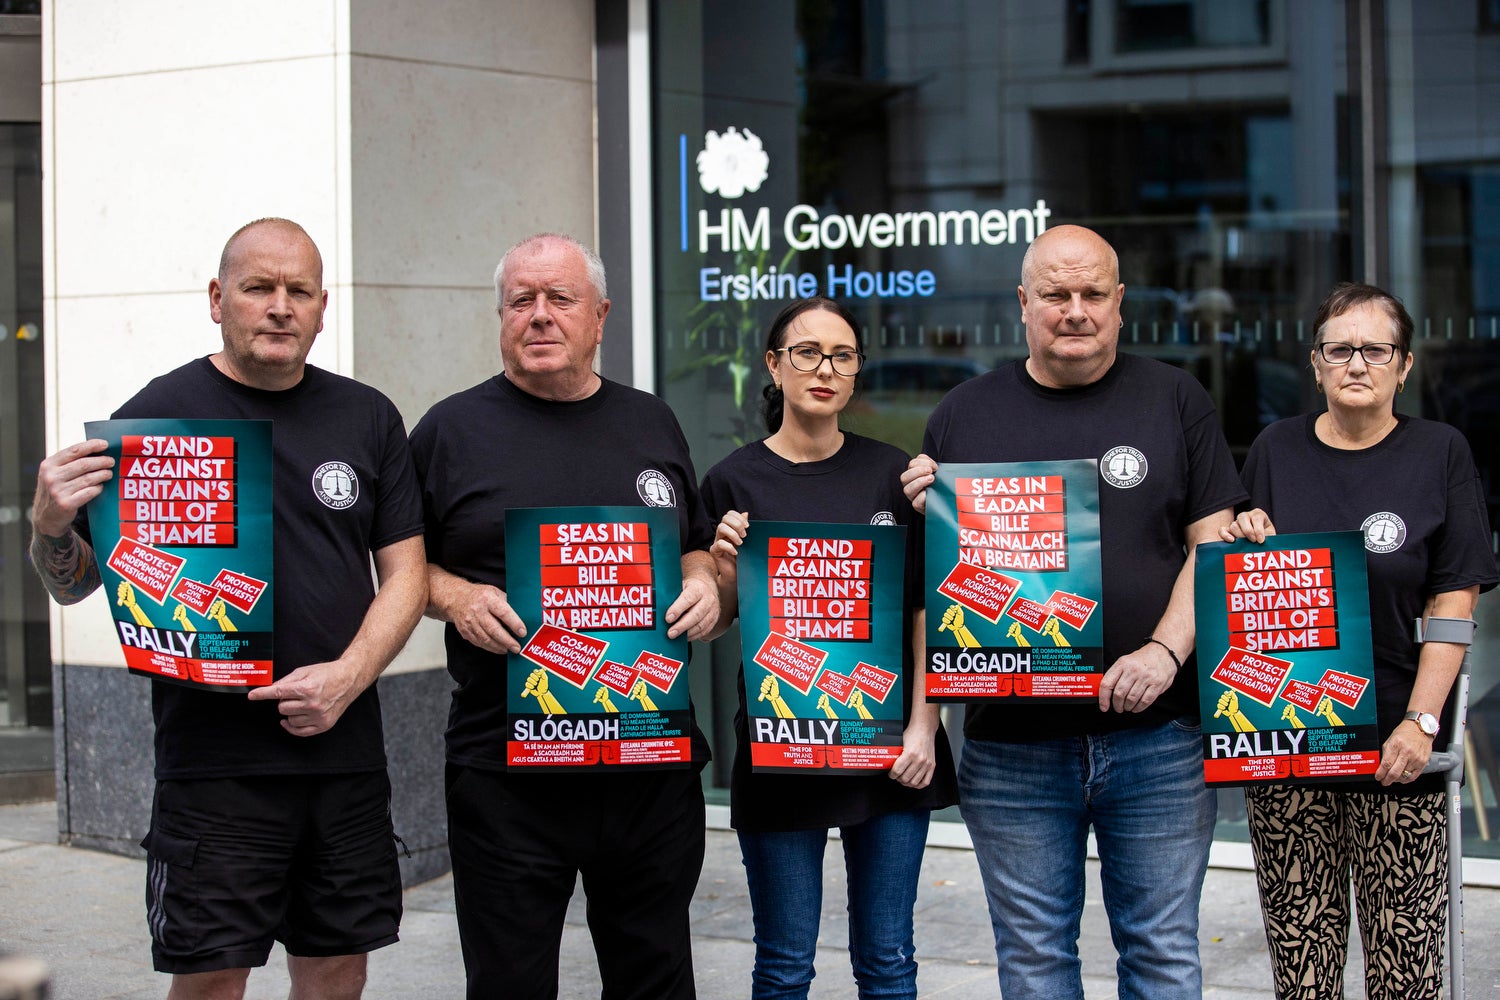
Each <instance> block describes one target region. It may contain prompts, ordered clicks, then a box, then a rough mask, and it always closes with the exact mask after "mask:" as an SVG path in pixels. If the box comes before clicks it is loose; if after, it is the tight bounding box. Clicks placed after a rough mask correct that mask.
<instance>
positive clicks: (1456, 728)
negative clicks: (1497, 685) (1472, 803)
mask: <svg viewBox="0 0 1500 1000" xmlns="http://www.w3.org/2000/svg"><path fill="white" fill-rule="evenodd" d="M1474 628H1475V624H1474V620H1473V619H1472V618H1428V619H1427V624H1426V628H1425V629H1424V628H1423V624H1422V619H1420V618H1418V619H1417V622H1416V639H1417V643H1418V644H1421V643H1423V642H1451V643H1456V644H1457V645H1460V646H1463V647H1464V659H1463V665H1462V666H1460V667H1459V669H1458V679H1457V681H1456V684H1457V686H1458V692H1457V696H1456V697H1455V698H1454V700H1453V736H1452V738H1451V739H1450V740H1449V741H1448V749H1447V750H1442V751H1434V752H1433V754H1432V756H1431V757H1429V758H1428V759H1427V766H1426V767H1424V768H1423V769H1422V773H1423V774H1443V775H1444V776H1445V777H1446V778H1447V783H1446V789H1445V791H1446V794H1447V799H1448V976H1447V980H1448V996H1449V997H1451V998H1452V1000H1464V867H1463V862H1464V828H1463V819H1462V812H1463V807H1462V804H1461V803H1460V802H1459V788H1460V786H1461V785H1462V784H1463V780H1464V728H1465V726H1466V725H1467V724H1468V721H1469V652H1470V650H1471V649H1472V648H1473V642H1474Z"/></svg>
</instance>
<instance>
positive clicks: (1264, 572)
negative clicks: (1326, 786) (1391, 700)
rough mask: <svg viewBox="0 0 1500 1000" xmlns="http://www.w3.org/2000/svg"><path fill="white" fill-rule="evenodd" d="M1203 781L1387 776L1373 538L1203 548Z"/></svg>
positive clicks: (1316, 537)
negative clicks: (1373, 607) (1379, 714)
mask: <svg viewBox="0 0 1500 1000" xmlns="http://www.w3.org/2000/svg"><path fill="white" fill-rule="evenodd" d="M1194 600H1195V603H1196V605H1197V626H1198V703H1199V710H1200V712H1201V714H1202V719H1203V777H1204V779H1205V780H1206V781H1207V782H1208V783H1209V784H1210V785H1244V784H1253V783H1259V782H1296V781H1298V780H1317V781H1326V780H1329V779H1341V778H1360V777H1366V776H1369V775H1372V774H1374V773H1375V770H1376V768H1378V767H1379V766H1380V733H1379V729H1378V725H1377V722H1376V712H1375V690H1374V682H1373V676H1374V653H1373V650H1372V647H1371V643H1370V591H1369V581H1368V578H1367V576H1366V569H1365V544H1364V535H1363V533H1362V532H1358V531H1330V532H1320V533H1316V534H1304V535H1273V536H1272V537H1270V538H1268V539H1266V542H1265V544H1264V545H1255V544H1253V543H1251V542H1247V541H1243V540H1241V541H1238V542H1235V543H1234V544H1232V545H1229V544H1225V543H1224V542H1211V543H1207V544H1202V545H1199V546H1198V556H1197V565H1196V566H1195V568H1194Z"/></svg>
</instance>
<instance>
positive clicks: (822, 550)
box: [738, 521, 906, 774]
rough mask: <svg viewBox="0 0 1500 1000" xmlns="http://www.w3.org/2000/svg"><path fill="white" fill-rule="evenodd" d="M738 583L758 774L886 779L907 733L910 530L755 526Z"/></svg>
mask: <svg viewBox="0 0 1500 1000" xmlns="http://www.w3.org/2000/svg"><path fill="white" fill-rule="evenodd" d="M738 586H739V603H740V646H741V654H742V656H743V663H744V672H745V704H746V720H745V721H746V724H747V726H748V727H749V730H750V761H751V767H752V769H753V770H755V771H758V772H783V773H790V774H807V773H809V772H819V773H826V774H859V773H868V772H870V771H872V770H888V769H889V768H890V766H891V765H892V764H894V763H895V762H896V758H898V757H900V756H901V745H902V744H901V733H902V729H903V728H904V727H903V719H902V715H903V711H902V704H903V701H904V699H905V697H906V695H905V692H904V691H903V690H902V688H901V683H902V680H901V665H902V661H903V656H902V641H903V635H904V633H903V628H902V626H903V617H904V604H905V602H904V601H903V590H904V588H905V586H906V528H905V527H904V526H901V525H869V524H810V523H799V522H790V521H752V522H751V523H750V530H749V532H748V533H747V534H746V536H745V543H744V545H742V546H741V547H740V554H739V580H738Z"/></svg>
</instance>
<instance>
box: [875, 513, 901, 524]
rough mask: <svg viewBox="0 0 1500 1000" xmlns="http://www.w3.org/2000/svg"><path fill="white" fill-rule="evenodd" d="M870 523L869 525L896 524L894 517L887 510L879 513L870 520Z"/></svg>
mask: <svg viewBox="0 0 1500 1000" xmlns="http://www.w3.org/2000/svg"><path fill="white" fill-rule="evenodd" d="M870 523H871V524H895V523H896V515H895V514H892V513H891V512H890V511H888V510H883V511H881V512H880V513H878V514H876V515H875V516H874V517H872V518H870Z"/></svg>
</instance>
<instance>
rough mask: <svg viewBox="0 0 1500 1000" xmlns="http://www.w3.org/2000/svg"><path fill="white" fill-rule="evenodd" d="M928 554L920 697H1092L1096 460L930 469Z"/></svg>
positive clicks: (1097, 587)
mask: <svg viewBox="0 0 1500 1000" xmlns="http://www.w3.org/2000/svg"><path fill="white" fill-rule="evenodd" d="M926 556H927V571H926V595H927V599H926V605H927V662H926V665H925V682H926V685H927V688H926V690H927V700H928V701H939V702H941V701H962V700H970V699H977V698H1031V699H1037V700H1043V701H1072V700H1075V699H1085V698H1087V699H1092V698H1097V697H1098V694H1099V681H1100V678H1102V677H1103V675H1104V663H1103V660H1104V609H1103V607H1102V591H1103V586H1102V583H1101V579H1102V576H1101V570H1100V556H1099V473H1098V469H1097V468H1096V463H1095V462H1094V461H1092V460H1090V459H1076V460H1071V461H1065V462H1015V463H1006V464H965V465H940V466H938V471H937V481H936V482H934V483H933V485H932V486H931V487H930V488H929V489H928V490H927V553H926Z"/></svg>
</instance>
